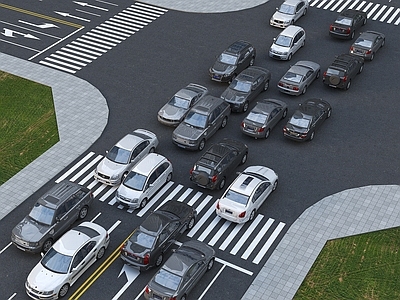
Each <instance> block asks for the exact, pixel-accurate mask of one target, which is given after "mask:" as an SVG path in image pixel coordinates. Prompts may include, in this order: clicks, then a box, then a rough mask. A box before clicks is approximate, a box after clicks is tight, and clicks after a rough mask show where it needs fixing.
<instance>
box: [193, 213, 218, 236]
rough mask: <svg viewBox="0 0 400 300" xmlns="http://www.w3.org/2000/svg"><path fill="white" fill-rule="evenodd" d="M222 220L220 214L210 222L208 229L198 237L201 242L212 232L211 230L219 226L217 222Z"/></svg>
mask: <svg viewBox="0 0 400 300" xmlns="http://www.w3.org/2000/svg"><path fill="white" fill-rule="evenodd" d="M219 221H221V217H220V216H217V215H216V216H215V217H214V219H213V220H212V221H211V222H210V223H209V224H208V226H207V227H206V229H205V230H204V231H203V232H202V234H201V235H200V236H199V237H198V238H197V239H198V240H199V241H200V242H203V241H204V240H205V238H206V237H207V236H208V235H209V234H210V233H211V231H212V230H213V229H214V228H215V226H217V224H218V223H219Z"/></svg>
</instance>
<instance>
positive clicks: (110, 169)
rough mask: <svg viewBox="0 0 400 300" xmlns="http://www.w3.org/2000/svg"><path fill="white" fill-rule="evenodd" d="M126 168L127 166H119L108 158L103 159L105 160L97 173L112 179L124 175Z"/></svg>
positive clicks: (99, 165)
mask: <svg viewBox="0 0 400 300" xmlns="http://www.w3.org/2000/svg"><path fill="white" fill-rule="evenodd" d="M125 168H126V165H123V164H117V163H115V162H112V161H111V160H109V159H107V158H103V160H102V161H101V162H100V163H99V164H98V165H97V172H99V173H101V174H104V175H107V176H110V177H111V176H112V175H115V174H118V175H119V174H122V173H123V172H124V170H125Z"/></svg>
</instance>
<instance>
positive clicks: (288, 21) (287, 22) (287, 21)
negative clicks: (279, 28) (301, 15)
mask: <svg viewBox="0 0 400 300" xmlns="http://www.w3.org/2000/svg"><path fill="white" fill-rule="evenodd" d="M291 21H292V20H286V21H283V23H285V24H289V23H290V22H291Z"/></svg>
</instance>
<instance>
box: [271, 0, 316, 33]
mask: <svg viewBox="0 0 400 300" xmlns="http://www.w3.org/2000/svg"><path fill="white" fill-rule="evenodd" d="M307 9H308V0H286V1H285V2H283V3H282V4H281V6H280V7H279V8H277V9H276V12H275V13H274V14H273V16H272V17H271V19H270V20H269V24H270V25H271V26H275V27H280V28H285V27H287V26H289V25H293V24H294V22H296V21H297V20H298V19H300V17H302V16H305V15H306V13H307Z"/></svg>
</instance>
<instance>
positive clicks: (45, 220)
mask: <svg viewBox="0 0 400 300" xmlns="http://www.w3.org/2000/svg"><path fill="white" fill-rule="evenodd" d="M55 214H56V212H55V210H54V209H52V208H49V207H46V206H44V205H41V204H40V203H39V202H36V203H35V206H34V207H33V208H32V210H31V212H30V213H29V217H30V218H32V219H33V220H35V221H36V222H39V223H42V224H45V225H51V224H52V223H53V219H54V215H55Z"/></svg>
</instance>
